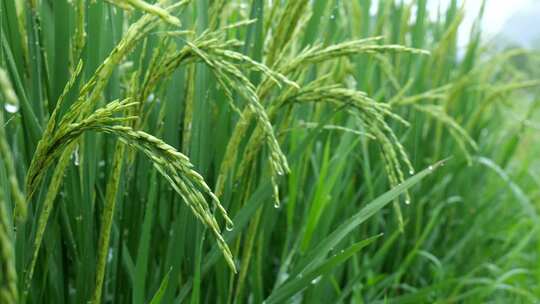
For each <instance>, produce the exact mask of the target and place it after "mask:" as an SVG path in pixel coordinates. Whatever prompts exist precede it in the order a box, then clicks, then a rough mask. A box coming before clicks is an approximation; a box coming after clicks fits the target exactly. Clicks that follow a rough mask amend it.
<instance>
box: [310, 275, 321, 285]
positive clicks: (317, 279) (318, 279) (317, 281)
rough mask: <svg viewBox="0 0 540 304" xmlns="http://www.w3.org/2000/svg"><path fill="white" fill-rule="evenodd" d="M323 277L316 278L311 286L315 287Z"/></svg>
mask: <svg viewBox="0 0 540 304" xmlns="http://www.w3.org/2000/svg"><path fill="white" fill-rule="evenodd" d="M321 278H322V277H321V276H318V277H316V278H315V279H313V280H311V284H313V285H315V284H317V283H319V282H320V281H321Z"/></svg>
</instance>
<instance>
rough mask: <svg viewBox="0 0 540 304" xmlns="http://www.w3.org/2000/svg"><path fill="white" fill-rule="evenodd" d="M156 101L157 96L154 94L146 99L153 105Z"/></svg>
mask: <svg viewBox="0 0 540 304" xmlns="http://www.w3.org/2000/svg"><path fill="white" fill-rule="evenodd" d="M154 99H156V95H154V93H150V95H148V97H147V98H146V102H148V103H152V102H154Z"/></svg>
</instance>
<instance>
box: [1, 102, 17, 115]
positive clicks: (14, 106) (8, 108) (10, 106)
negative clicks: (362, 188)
mask: <svg viewBox="0 0 540 304" xmlns="http://www.w3.org/2000/svg"><path fill="white" fill-rule="evenodd" d="M4 109H5V110H6V112H8V113H11V114H13V113H17V112H18V111H19V105H18V104H12V103H6V104H4Z"/></svg>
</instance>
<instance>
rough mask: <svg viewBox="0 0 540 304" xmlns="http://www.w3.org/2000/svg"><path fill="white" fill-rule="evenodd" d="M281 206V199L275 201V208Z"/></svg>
mask: <svg viewBox="0 0 540 304" xmlns="http://www.w3.org/2000/svg"><path fill="white" fill-rule="evenodd" d="M279 206H280V204H279V201H275V202H274V208H276V209H278V208H279Z"/></svg>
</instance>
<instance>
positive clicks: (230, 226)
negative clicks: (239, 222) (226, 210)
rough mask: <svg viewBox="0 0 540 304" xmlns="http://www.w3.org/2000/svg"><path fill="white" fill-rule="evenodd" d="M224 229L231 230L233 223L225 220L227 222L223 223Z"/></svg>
mask: <svg viewBox="0 0 540 304" xmlns="http://www.w3.org/2000/svg"><path fill="white" fill-rule="evenodd" d="M225 229H226V230H227V231H233V229H234V224H233V223H231V222H227V224H225Z"/></svg>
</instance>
